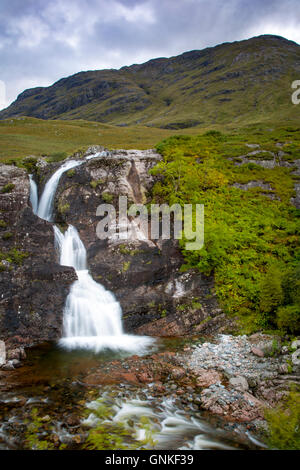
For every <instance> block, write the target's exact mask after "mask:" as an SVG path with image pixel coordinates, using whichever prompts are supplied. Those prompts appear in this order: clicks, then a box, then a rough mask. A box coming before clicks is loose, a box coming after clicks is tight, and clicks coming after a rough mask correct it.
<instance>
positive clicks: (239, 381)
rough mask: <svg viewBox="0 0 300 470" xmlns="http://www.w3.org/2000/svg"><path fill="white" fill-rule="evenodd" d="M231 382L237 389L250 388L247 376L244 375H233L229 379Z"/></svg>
mask: <svg viewBox="0 0 300 470" xmlns="http://www.w3.org/2000/svg"><path fill="white" fill-rule="evenodd" d="M229 384H230V385H231V386H232V387H233V388H235V389H236V390H240V391H241V392H246V391H247V390H248V389H249V384H248V382H247V380H246V379H245V377H242V376H237V377H232V378H231V379H230V380H229Z"/></svg>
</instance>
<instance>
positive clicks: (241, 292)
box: [151, 129, 300, 333]
mask: <svg viewBox="0 0 300 470" xmlns="http://www.w3.org/2000/svg"><path fill="white" fill-rule="evenodd" d="M279 139H280V141H281V142H284V139H292V138H291V137H290V136H288V131H287V130H286V129H283V130H280V131H279V130H277V131H276V134H275V131H274V136H271V137H270V134H266V133H265V132H261V133H259V134H258V132H257V129H255V130H253V131H251V133H250V132H247V133H246V132H245V133H241V134H239V133H236V134H231V135H230V134H227V135H223V134H221V133H215V132H208V133H206V134H204V135H198V136H195V137H191V136H174V137H171V138H170V139H167V140H164V141H162V142H161V143H160V144H159V145H158V146H157V150H158V151H159V152H160V153H161V154H162V155H163V157H164V158H163V160H162V161H161V162H159V163H158V164H157V165H156V166H155V167H154V168H153V169H152V171H151V173H152V174H154V175H156V176H157V177H158V181H157V183H156V184H155V186H154V188H153V193H152V194H153V200H154V202H159V203H162V202H167V203H169V204H170V205H171V204H173V203H179V204H181V205H184V204H187V203H188V204H204V208H205V242H204V247H203V248H202V249H201V250H196V251H188V250H186V249H185V240H181V241H180V245H181V248H182V251H183V254H184V257H185V265H183V266H182V271H184V270H187V269H190V268H196V269H198V270H199V271H201V272H203V273H204V274H206V275H211V274H214V276H215V284H216V293H217V295H218V298H219V301H220V303H221V305H222V307H223V309H224V311H225V312H227V313H228V314H230V315H234V316H238V317H239V319H240V323H241V329H242V330H243V331H244V332H245V333H247V332H251V331H255V330H258V329H261V328H262V327H263V328H274V327H277V323H276V322H277V320H276V318H277V316H276V315H277V310H278V309H279V308H281V307H282V306H286V305H293V304H295V303H296V300H295V299H294V298H293V299H292V298H291V297H292V296H293V295H294V294H293V292H296V291H297V292H298V297H300V295H299V290H300V289H299V283H298V284H297V282H299V281H296V279H297V275H296V274H295V273H294V274H293V275H292V274H288V273H290V272H291V270H292V271H293V269H294V268H293V266H296V264H297V263H296V259H297V257H298V256H299V248H298V246H299V231H300V225H299V217H298V211H297V210H296V209H295V208H294V207H293V206H292V205H291V204H290V199H291V197H292V196H293V194H294V189H293V187H294V180H293V176H292V175H291V173H290V169H287V168H283V167H275V168H273V169H267V168H263V167H261V166H259V165H254V164H243V165H240V166H236V165H234V162H233V161H232V160H230V159H229V158H232V152H233V151H232V149H236V155H242V154H245V153H247V151H249V149H248V150H245V143H246V142H249V143H251V144H252V143H253V144H254V143H255V144H256V145H260V146H261V147H262V148H263V147H264V148H266V149H269V148H272V145H273V144H272V142H277V141H278V140H279ZM270 142H271V143H270ZM271 144H272V145H271ZM233 155H234V152H233ZM253 180H254V181H256V180H258V181H264V182H268V183H269V184H270V185H271V187H272V188H274V193H275V195H276V196H277V197H278V198H280V199H281V201H279V200H270V199H269V198H268V197H267V196H266V195H265V194H264V192H263V191H262V190H261V188H252V189H249V190H247V191H245V190H242V189H239V188H237V187H233V183H235V182H239V183H247V182H249V181H253ZM298 279H299V274H298ZM289 285H290V287H288V286H289ZM296 285H297V286H298V287H297V289H298V290H297V289H296V288H295V287H296ZM288 293H289V294H288ZM288 297H289V298H288ZM298 303H299V300H298ZM289 312H290V313H291V312H295V309H292V310H289ZM279 316H280V318H282V312H281V314H280V315H279ZM285 318H286V320H285V323H283V321H282V320H281V324H282V325H283V324H285V327H284V328H285V329H287V330H288V324H287V317H285ZM288 318H290V319H291V315H289V317H288ZM297 324H298V323H297V321H293V320H292V319H291V329H293V332H294V333H295V328H296V325H297Z"/></svg>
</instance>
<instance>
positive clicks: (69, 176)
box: [67, 168, 75, 178]
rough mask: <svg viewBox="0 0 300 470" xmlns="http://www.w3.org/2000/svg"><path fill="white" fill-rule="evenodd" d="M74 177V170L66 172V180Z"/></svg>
mask: <svg viewBox="0 0 300 470" xmlns="http://www.w3.org/2000/svg"><path fill="white" fill-rule="evenodd" d="M74 175H75V170H74V168H73V169H72V170H69V171H67V177H68V178H73V176H74Z"/></svg>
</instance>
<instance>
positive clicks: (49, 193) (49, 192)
mask: <svg viewBox="0 0 300 470" xmlns="http://www.w3.org/2000/svg"><path fill="white" fill-rule="evenodd" d="M105 154H106V152H104V151H103V152H97V153H94V154H92V155H89V156H87V157H86V158H85V160H91V159H92V158H97V157H101V156H104V155H105ZM83 163H84V160H68V161H67V162H65V163H64V164H63V165H62V166H61V167H59V169H58V170H57V171H56V172H55V173H54V174H53V175H52V176H51V178H50V179H49V181H47V183H46V185H45V188H44V191H43V194H42V197H41V200H40V202H39V205H38V210H37V215H38V216H39V217H40V218H41V219H44V220H47V221H48V222H51V221H52V213H53V201H54V197H55V193H56V189H57V186H58V183H59V180H60V178H61V176H62V175H63V174H64V173H65V172H66V171H68V170H71V169H72V168H75V167H76V166H79V165H82V164H83Z"/></svg>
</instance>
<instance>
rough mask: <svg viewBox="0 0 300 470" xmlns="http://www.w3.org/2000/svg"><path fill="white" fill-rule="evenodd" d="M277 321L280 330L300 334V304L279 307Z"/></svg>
mask: <svg viewBox="0 0 300 470" xmlns="http://www.w3.org/2000/svg"><path fill="white" fill-rule="evenodd" d="M276 323H277V326H278V328H279V329H280V330H284V331H287V332H290V333H292V334H298V333H299V331H300V307H299V304H298V305H285V306H283V307H279V308H278V310H277V313H276Z"/></svg>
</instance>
